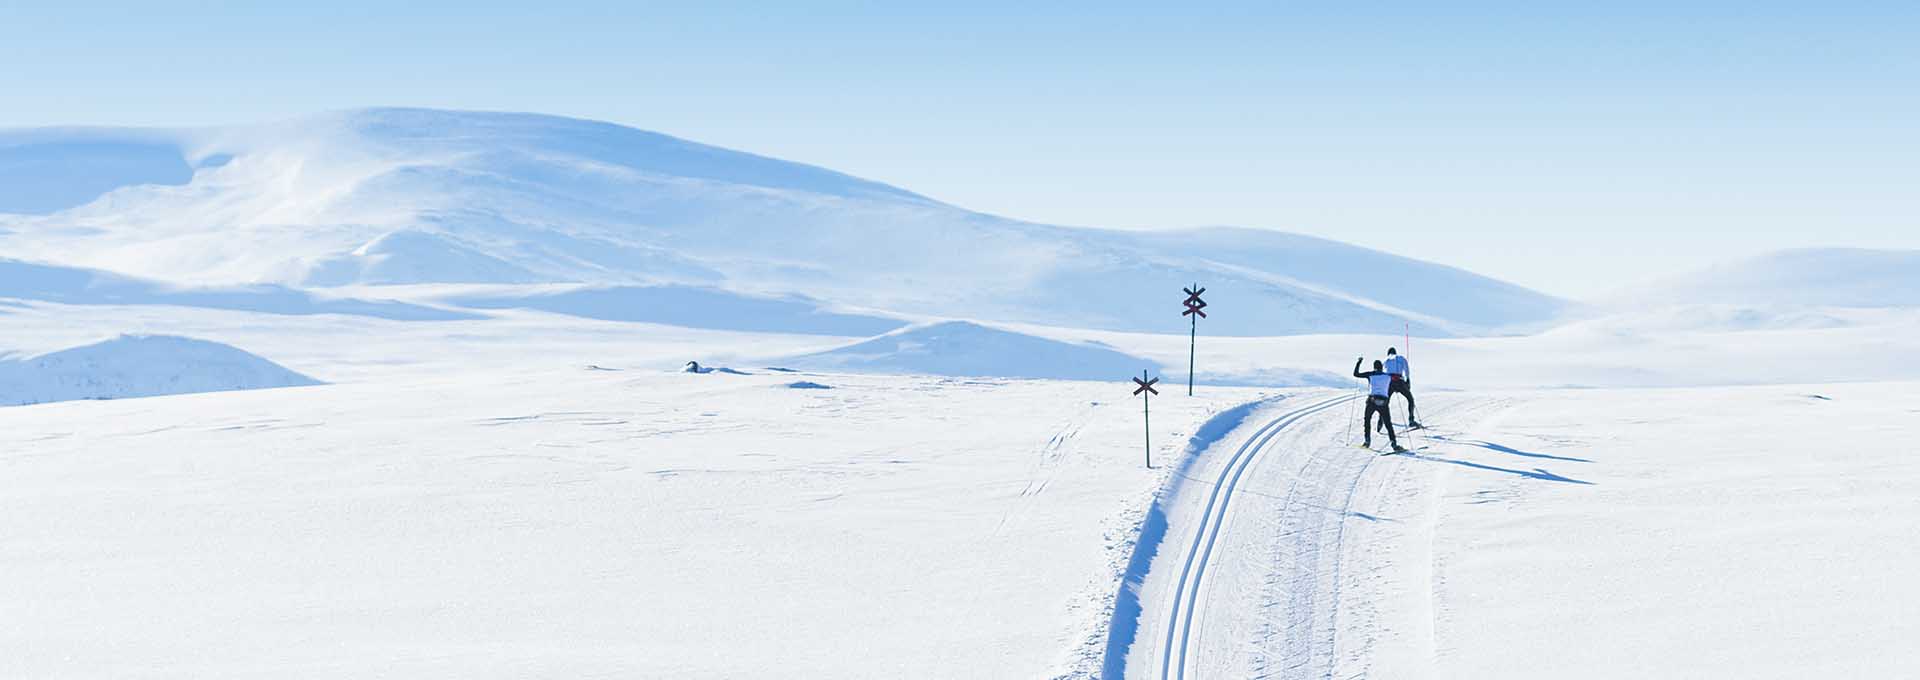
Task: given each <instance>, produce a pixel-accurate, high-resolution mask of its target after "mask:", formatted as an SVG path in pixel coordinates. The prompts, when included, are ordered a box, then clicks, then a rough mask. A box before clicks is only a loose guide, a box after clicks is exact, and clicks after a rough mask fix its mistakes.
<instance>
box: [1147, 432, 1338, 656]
mask: <svg viewBox="0 0 1920 680" xmlns="http://www.w3.org/2000/svg"><path fill="white" fill-rule="evenodd" d="M1356 398H1357V396H1355V395H1351V394H1348V395H1341V396H1338V397H1333V398H1330V399H1325V400H1322V401H1319V402H1315V403H1313V404H1310V405H1308V406H1304V407H1301V408H1299V409H1297V410H1294V411H1289V412H1287V413H1284V414H1281V415H1280V416H1277V417H1275V418H1274V419H1273V420H1271V421H1269V422H1268V423H1267V424H1266V425H1263V426H1261V427H1260V429H1259V430H1257V431H1255V432H1254V434H1253V436H1251V437H1248V438H1247V441H1246V443H1244V444H1241V445H1240V448H1239V449H1238V450H1237V451H1235V452H1234V454H1233V456H1232V457H1230V458H1228V459H1227V462H1226V463H1225V464H1224V465H1223V466H1222V468H1221V471H1220V479H1219V481H1218V482H1217V483H1216V484H1215V485H1214V487H1213V492H1212V493H1211V494H1210V495H1209V496H1208V498H1207V504H1206V507H1205V509H1204V510H1203V511H1202V512H1201V519H1200V521H1201V524H1200V527H1199V529H1198V530H1197V531H1195V532H1194V540H1193V545H1191V546H1189V548H1188V552H1187V559H1186V562H1185V565H1184V566H1183V567H1182V568H1181V570H1180V578H1179V580H1178V581H1177V582H1176V583H1175V588H1174V601H1173V612H1174V615H1173V617H1172V618H1171V619H1170V620H1169V622H1168V626H1167V639H1166V644H1165V647H1164V648H1163V649H1162V653H1161V657H1160V659H1161V661H1160V675H1161V677H1162V678H1176V679H1179V680H1184V679H1185V678H1186V666H1187V663H1186V662H1187V648H1188V643H1189V641H1190V639H1191V637H1192V632H1193V623H1194V618H1195V611H1196V605H1197V601H1198V600H1199V595H1200V584H1201V581H1202V578H1203V577H1204V575H1205V574H1206V569H1207V563H1208V561H1209V560H1210V559H1211V558H1212V554H1213V546H1214V543H1215V542H1217V540H1218V539H1219V536H1220V531H1221V527H1222V525H1223V524H1224V523H1225V520H1226V514H1227V508H1228V505H1229V504H1230V503H1231V501H1232V498H1233V492H1234V487H1235V486H1237V485H1238V484H1239V481H1240V478H1241V476H1242V474H1244V473H1245V472H1246V470H1247V468H1248V467H1249V466H1250V465H1251V464H1252V462H1253V460H1254V459H1255V458H1258V457H1259V453H1260V452H1261V451H1262V450H1264V449H1265V448H1266V445H1267V443H1268V442H1270V441H1272V440H1273V438H1274V437H1275V436H1277V435H1279V433H1280V432H1281V431H1282V430H1285V429H1286V428H1287V426H1289V425H1292V424H1294V423H1297V422H1299V421H1301V420H1304V419H1306V417H1307V416H1310V415H1313V414H1315V413H1318V412H1320V411H1324V410H1326V409H1329V408H1332V407H1333V406H1335V405H1338V404H1341V403H1344V402H1347V401H1350V400H1353V399H1356ZM1311 462H1312V461H1311V459H1309V464H1311ZM1302 472H1303V473H1304V469H1303V470H1302ZM1295 486H1296V488H1297V485H1295ZM1288 495H1289V498H1290V499H1291V497H1292V491H1291V490H1290V491H1289V493H1288ZM1196 560H1197V561H1198V562H1197V567H1196ZM1176 652H1177V653H1178V657H1179V659H1178V663H1177V665H1176V663H1175V659H1174V657H1175V653H1176Z"/></svg>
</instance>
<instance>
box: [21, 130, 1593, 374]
mask: <svg viewBox="0 0 1920 680" xmlns="http://www.w3.org/2000/svg"><path fill="white" fill-rule="evenodd" d="M76 145H80V146H76ZM85 145H91V146H85ZM83 146H84V148H83ZM5 149H13V152H12V153H14V155H15V156H17V157H20V158H24V159H29V160H31V161H32V162H30V163H29V162H26V161H22V162H21V163H16V164H13V165H7V164H5V163H3V162H0V186H6V185H8V184H9V183H14V182H22V181H26V180H27V179H29V177H27V175H29V174H32V173H37V172H42V171H43V167H44V166H45V165H46V164H48V163H53V162H55V161H57V160H58V159H60V158H62V157H63V156H62V153H63V151H62V149H68V150H69V151H67V152H64V153H68V154H70V155H71V156H72V158H73V160H74V162H75V163H79V164H82V165H88V166H89V167H92V166H100V165H103V164H105V165H116V164H118V165H124V166H126V167H128V168H132V170H129V171H128V172H114V173H105V174H102V175H101V177H102V178H104V179H102V180H101V182H97V183H88V182H81V181H79V180H78V179H71V180H70V181H69V180H60V179H59V178H61V177H70V176H72V173H68V174H66V175H62V174H58V173H55V174H53V175H49V176H51V177H53V178H55V179H54V180H47V181H57V182H66V185H67V186H66V190H65V192H64V193H62V194H61V197H60V198H58V200H50V201H47V202H33V201H24V200H11V199H9V200H4V201H0V212H11V213H16V214H13V215H0V248H4V252H7V253H10V254H14V255H16V256H21V257H31V258H37V259H41V260H46V261H52V262H59V263H61V264H69V265H83V266H89V267H97V268H102V269H108V270H112V271H119V272H126V273H129V274H137V275H142V276H149V277H153V278H158V279H162V280H168V281H193V282H222V283H260V282H278V283H282V284H293V285H320V286H337V285H349V284H387V283H407V284H412V283H526V282H548V283H591V284H601V285H627V284H636V283H645V284H696V285H723V286H725V287H728V288H731V289H736V290H753V291H778V292H794V293H803V294H807V295H811V296H814V297H817V298H820V299H825V300H831V301H834V302H836V303H840V304H848V305H857V306H860V307H864V308H871V309H883V310H889V311H893V312H897V313H903V314H913V315H921V316H933V317H942V318H976V319H990V320H1001V321H1008V322H1028V323H1047V324H1054V325H1060V326H1072V327H1083V328H1101V329H1109V330H1126V331H1144V332H1165V331H1166V330H1168V326H1169V325H1170V324H1169V320H1168V318H1167V314H1166V309H1167V308H1165V307H1162V306H1160V304H1169V305H1170V304H1172V303H1173V302H1176V301H1177V298H1174V297H1172V296H1173V295H1175V294H1176V293H1177V292H1178V290H1179V287H1180V286H1183V285H1189V284H1191V283H1193V282H1196V281H1197V282H1199V283H1201V284H1202V285H1205V286H1208V287H1209V289H1210V290H1211V291H1214V292H1213V293H1212V297H1210V298H1209V300H1210V301H1212V302H1213V303H1214V304H1215V305H1216V306H1215V309H1218V310H1221V311H1222V312H1223V313H1221V314H1219V315H1217V316H1216V317H1215V318H1213V319H1210V320H1209V321H1208V324H1207V326H1208V331H1209V332H1211V333H1214V334H1226V335H1273V334H1298V333H1310V332H1329V331H1350V332H1377V333H1387V332H1398V331H1400V330H1402V329H1403V328H1404V327H1407V326H1409V325H1410V326H1411V329H1412V331H1413V332H1415V333H1421V334H1424V335H1430V336H1447V335H1458V334H1474V333H1480V332H1486V331H1495V330H1502V329H1509V328H1517V327H1527V326H1532V325H1537V324H1540V323H1542V322H1545V321H1548V320H1550V319H1553V318H1556V317H1557V316H1558V315H1559V313H1560V312H1561V310H1562V308H1563V307H1564V306H1565V305H1564V303H1563V302H1562V301H1560V300H1558V299H1555V298H1552V297H1549V296H1546V295H1542V294H1540V293H1536V292H1533V291H1529V290H1526V289H1524V288H1520V287H1518V286H1513V285H1510V284H1506V283H1502V282H1499V281H1494V280H1491V279H1487V278H1484V277H1481V276H1477V275H1474V274H1471V273H1468V272H1465V271H1461V270H1458V269H1454V268H1451V267H1444V266H1440V265H1436V264H1431V263H1425V262H1419V261H1415V260H1410V259H1407V258H1402V257H1397V256H1392V255H1388V254H1385V253H1380V252H1377V251H1371V250H1367V249H1364V248H1357V247H1354V246H1349V245H1345V244H1340V243H1336V242H1332V241H1327V240H1323V239H1317V238H1310V237H1305V236H1298V235H1291V234H1284V233H1278V232H1273V231H1266V230H1257V229H1233V228H1208V229H1194V230H1182V231H1168V232H1154V233H1141V232H1130V231H1114V230H1104V229H1086V228H1072V227H1060V226H1051V225H1043V224H1033V223H1027V222H1020V221H1016V220H1009V219H1005V218H1000V217H994V216H990V215H984V214H980V213H975V212H971V211H968V210H965V209H963V208H959V207H955V206H950V205H946V204H942V203H939V202H937V201H933V200H931V199H928V198H926V197H924V196H920V195H918V194H914V193H912V192H909V191H906V190H903V189H899V188H895V187H891V186H887V185H885V184H880V183H877V182H871V181H867V180H862V179H859V178H855V177H850V176H847V175H843V174H840V173H837V172H833V171H830V170H825V169H822V168H817V167H812V166H808V165H802V164H798V163H791V162H786V161H780V160H775V159H770V158H764V157H760V156H754V155H751V154H745V153H739V152H735V151H728V150H725V149H719V148H714V147H710V146H704V145H700V144H695V143H692V142H688V141H684V140H680V139H675V138H672V137H667V136H664V135H659V134H655V133H651V132H644V131H641V130H635V129H631V128H625V127H621V126H617V125H611V124H607V123H597V122H591V121H583V120H573V119H567V118H557V117H551V116H539V115H528V114H506V113H474V112H454V111H433V110H419V109H371V110H360V111H348V112H342V113H334V114H326V115H319V116H312V117H308V118H303V119H298V120H293V121H288V122H284V123H278V124H269V125H259V126H251V127H233V128H207V129H195V130H101V129H91V130H33V131H23V132H0V150H5ZM156 154H157V155H156ZM169 154H172V155H169ZM4 157H5V156H4V152H3V151H0V158H4ZM116 167H117V165H116ZM185 168H190V169H191V170H192V172H191V175H190V179H185V177H186V175H185V174H184V173H185V172H186V171H185V170H184V169H185ZM34 181H42V180H40V179H35V180H34ZM109 189H110V190H109ZM1388 271H1390V272H1392V275H1391V276H1388V275H1384V274H1383V272H1388ZM1154 300H1163V301H1164V302H1163V303H1155V302H1153V301H1154Z"/></svg>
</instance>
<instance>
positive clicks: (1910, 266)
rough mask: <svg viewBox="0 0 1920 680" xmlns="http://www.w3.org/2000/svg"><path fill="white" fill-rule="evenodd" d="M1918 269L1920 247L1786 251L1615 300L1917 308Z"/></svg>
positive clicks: (1635, 303)
mask: <svg viewBox="0 0 1920 680" xmlns="http://www.w3.org/2000/svg"><path fill="white" fill-rule="evenodd" d="M1916 272H1920V250H1869V249H1861V248H1810V249H1799V250H1783V251H1779V252H1775V253H1769V254H1766V255H1761V256H1758V257H1751V258H1746V259H1742V260H1735V261H1733V262H1727V263H1724V264H1720V265H1717V266H1714V267H1710V268H1707V269H1704V270H1701V271H1698V272H1695V273H1692V274H1689V275H1686V276H1681V277H1678V278H1674V279H1670V280H1667V281H1662V282H1660V283H1658V284H1656V285H1654V286H1647V287H1640V288H1635V289H1633V290H1631V291H1628V292H1627V293H1624V294H1622V295H1620V296H1618V298H1617V299H1616V300H1615V302H1616V303H1618V304H1621V305H1632V306H1647V305H1651V304H1663V303H1675V302H1678V303H1710V304H1727V305H1757V306H1771V307H1778V306H1781V305H1806V306H1816V307H1915V306H1920V273H1916Z"/></svg>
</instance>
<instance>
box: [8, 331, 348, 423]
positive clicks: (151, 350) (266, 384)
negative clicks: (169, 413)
mask: <svg viewBox="0 0 1920 680" xmlns="http://www.w3.org/2000/svg"><path fill="white" fill-rule="evenodd" d="M319 384H321V382H320V381H318V380H314V379H313V378H309V377H307V376H304V375H301V374H299V373H295V372H293V371H291V370H288V369H286V368H284V367H282V366H280V365H279V364H275V363H273V362H271V361H268V360H266V359H262V358H260V357H258V356H255V355H253V354H249V353H247V352H245V351H242V350H240V349H238V348H235V347H233V346H230V345H224V344H221V343H217V342H209V341H206V340H195V339H193V338H182V337H174V336H164V335H123V336H120V337H117V338H114V339H111V340H106V341H103V342H98V343H94V344H91V345H86V346H82V347H75V348H72V349H66V350H61V351H58V352H51V353H47V354H42V355H39V356H34V357H27V358H24V359H13V358H9V359H0V405H3V406H19V405H23V404H40V403H46V402H54V401H70V400H74V399H126V398H132V397H153V396H161V395H168V394H191V393H196V392H224V391H228V390H252V389H264V388H272V387H300V386H306V385H319Z"/></svg>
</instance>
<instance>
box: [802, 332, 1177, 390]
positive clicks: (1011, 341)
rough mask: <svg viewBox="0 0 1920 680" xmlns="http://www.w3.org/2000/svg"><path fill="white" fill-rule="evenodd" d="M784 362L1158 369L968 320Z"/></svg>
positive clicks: (909, 370) (975, 373) (1051, 374)
mask: <svg viewBox="0 0 1920 680" xmlns="http://www.w3.org/2000/svg"><path fill="white" fill-rule="evenodd" d="M784 361H785V362H786V363H788V364H789V365H793V366H799V367H804V368H811V369H815V370H823V371H846V372H851V373H905V374H916V375H944V376H962V377H998V378H1042V379H1056V380H1122V379H1125V378H1126V377H1127V376H1130V375H1137V374H1139V373H1140V371H1141V369H1158V368H1159V365H1158V364H1156V363H1154V362H1153V361H1150V360H1147V359H1142V358H1139V357H1135V356H1129V355H1126V354H1122V353H1120V352H1117V351H1114V350H1112V349H1109V348H1107V347H1106V346H1103V345H1098V344H1078V343H1070V342H1061V341H1058V340H1049V339H1046V338H1040V337H1035V336H1031V335H1025V334H1022V333H1015V332H1012V331H1006V330H1000V329H997V328H989V327H987V326H982V325H980V324H976V323H971V322H966V321H946V322H941V323H935V324H929V325H920V326H912V327H908V328H903V329H900V330H897V331H894V332H892V333H888V334H886V335H882V336H880V337H877V338H872V339H870V340H864V341H861V342H858V343H854V344H852V345H848V346H846V347H841V348H839V349H832V350H827V351H825V352H819V353H815V354H807V355H802V356H798V357H792V358H789V359H786V360H784Z"/></svg>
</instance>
